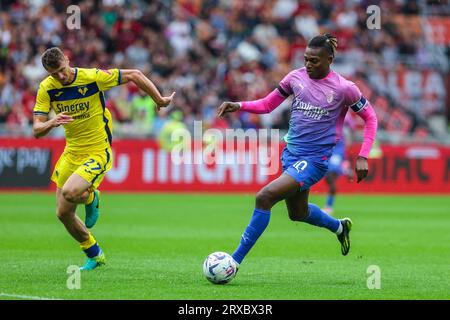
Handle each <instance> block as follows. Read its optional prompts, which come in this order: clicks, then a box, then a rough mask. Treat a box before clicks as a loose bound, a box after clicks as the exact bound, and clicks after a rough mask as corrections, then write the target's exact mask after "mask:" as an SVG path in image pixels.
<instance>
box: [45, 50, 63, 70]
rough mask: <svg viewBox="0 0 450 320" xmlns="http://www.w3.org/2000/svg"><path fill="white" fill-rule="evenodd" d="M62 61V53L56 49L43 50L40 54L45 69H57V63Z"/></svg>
mask: <svg viewBox="0 0 450 320" xmlns="http://www.w3.org/2000/svg"><path fill="white" fill-rule="evenodd" d="M62 60H64V52H62V50H61V49H60V48H58V47H53V48H49V49H47V50H45V52H44V53H43V54H42V57H41V61H42V65H43V66H44V68H45V69H55V68H58V67H59V63H60V62H61V61H62Z"/></svg>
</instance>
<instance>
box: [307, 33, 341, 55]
mask: <svg viewBox="0 0 450 320" xmlns="http://www.w3.org/2000/svg"><path fill="white" fill-rule="evenodd" d="M308 47H310V48H325V49H326V50H327V51H328V52H329V53H330V55H331V56H332V57H333V58H334V55H335V54H336V49H337V38H336V37H335V36H333V35H331V34H329V33H325V34H324V35H321V36H315V37H314V38H312V39H311V40H310V41H309V43H308Z"/></svg>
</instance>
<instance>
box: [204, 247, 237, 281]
mask: <svg viewBox="0 0 450 320" xmlns="http://www.w3.org/2000/svg"><path fill="white" fill-rule="evenodd" d="M237 268H238V266H237V264H236V261H234V259H233V258H232V257H231V256H230V255H229V254H228V253H226V252H213V253H211V254H210V255H209V256H207V257H206V259H205V262H204V263H203V274H204V275H205V277H206V279H208V280H209V281H210V282H212V283H214V284H226V283H228V282H230V281H231V280H232V279H233V278H234V277H235V275H236V272H237Z"/></svg>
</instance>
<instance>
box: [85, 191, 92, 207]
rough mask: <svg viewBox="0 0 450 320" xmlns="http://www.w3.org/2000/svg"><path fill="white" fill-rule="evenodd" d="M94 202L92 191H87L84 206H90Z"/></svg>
mask: <svg viewBox="0 0 450 320" xmlns="http://www.w3.org/2000/svg"><path fill="white" fill-rule="evenodd" d="M93 201H94V191H89V196H88V198H87V200H86V202H85V204H86V205H90V204H91V203H92V202H93Z"/></svg>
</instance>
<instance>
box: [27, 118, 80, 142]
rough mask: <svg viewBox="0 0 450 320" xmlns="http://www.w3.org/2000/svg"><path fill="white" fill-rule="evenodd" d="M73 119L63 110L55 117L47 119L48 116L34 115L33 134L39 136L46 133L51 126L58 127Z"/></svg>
mask: <svg viewBox="0 0 450 320" xmlns="http://www.w3.org/2000/svg"><path fill="white" fill-rule="evenodd" d="M72 121H73V118H72V117H71V116H69V115H67V114H66V113H65V112H61V113H59V114H58V115H56V117H54V118H52V119H50V120H49V119H48V116H44V115H35V116H34V118H33V136H34V137H35V138H40V137H43V136H45V135H47V134H48V133H49V132H50V131H51V130H52V129H53V128H56V127H59V126H60V125H62V124H63V125H64V124H67V123H70V122H72Z"/></svg>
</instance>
